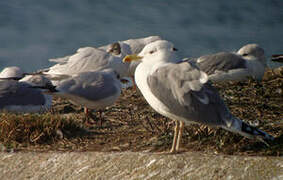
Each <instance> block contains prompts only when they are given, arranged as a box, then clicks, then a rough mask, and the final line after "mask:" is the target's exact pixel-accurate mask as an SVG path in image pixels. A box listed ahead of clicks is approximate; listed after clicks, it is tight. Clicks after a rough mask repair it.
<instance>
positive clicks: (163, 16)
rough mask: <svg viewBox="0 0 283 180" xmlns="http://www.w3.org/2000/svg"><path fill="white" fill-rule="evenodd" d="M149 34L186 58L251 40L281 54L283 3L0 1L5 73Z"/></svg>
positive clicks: (271, 0)
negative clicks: (165, 40)
mask: <svg viewBox="0 0 283 180" xmlns="http://www.w3.org/2000/svg"><path fill="white" fill-rule="evenodd" d="M150 35H159V36H161V37H162V38H164V39H167V40H170V41H172V42H173V43H174V44H175V46H176V47H177V48H178V49H179V50H180V55H181V57H187V56H199V55H203V54H208V53H214V52H218V51H224V50H226V51H233V50H237V49H238V48H240V47H241V46H242V45H244V44H246V43H259V44H260V45H261V46H262V47H263V48H264V49H265V50H266V54H267V56H270V55H271V54H274V53H283V1H282V0H258V1H255V0H238V1H233V2H232V1H227V0H219V1H212V0H202V1H199V0H178V1H171V0H152V1H136V0H123V1H114V0H111V1H110V0H103V1H98V0H46V1H43V0H42V1H41V0H6V1H1V2H0V70H1V69H3V67H5V66H11V65H17V66H20V67H22V68H23V69H24V70H25V71H28V72H29V71H34V70H37V69H40V68H45V67H48V66H50V65H52V63H50V62H48V59H49V58H54V57H61V56H64V55H68V54H71V53H74V52H75V50H76V49H78V48H79V47H82V46H94V47H97V46H101V45H104V44H108V43H111V42H113V41H117V40H126V39H130V38H139V37H145V36H150ZM272 66H274V64H273V65H272ZM275 66H276V65H275Z"/></svg>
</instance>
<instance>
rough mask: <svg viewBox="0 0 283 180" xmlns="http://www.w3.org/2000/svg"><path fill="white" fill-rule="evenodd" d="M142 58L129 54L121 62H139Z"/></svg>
mask: <svg viewBox="0 0 283 180" xmlns="http://www.w3.org/2000/svg"><path fill="white" fill-rule="evenodd" d="M141 59H142V57H141V56H138V55H137V54H130V55H127V56H125V57H124V59H123V62H131V61H139V60H141Z"/></svg>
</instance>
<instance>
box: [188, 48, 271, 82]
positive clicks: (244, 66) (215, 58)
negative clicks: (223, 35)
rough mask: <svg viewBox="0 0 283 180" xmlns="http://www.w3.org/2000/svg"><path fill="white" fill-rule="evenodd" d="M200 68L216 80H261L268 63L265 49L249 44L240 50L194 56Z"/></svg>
mask: <svg viewBox="0 0 283 180" xmlns="http://www.w3.org/2000/svg"><path fill="white" fill-rule="evenodd" d="M189 60H192V62H194V63H196V64H197V66H198V67H199V68H200V70H202V71H204V72H205V73H206V74H207V75H208V77H209V79H210V80H212V81H214V82H220V81H229V80H244V79H247V78H248V77H252V78H254V79H257V80H261V79H262V77H263V75H264V72H265V68H266V67H267V65H266V58H265V55H264V50H263V49H262V48H261V47H260V46H259V45H258V44H247V45H245V46H243V47H242V48H240V49H239V50H238V52H236V53H232V52H219V53H216V54H210V55H204V56H201V57H199V58H192V59H190V58H189Z"/></svg>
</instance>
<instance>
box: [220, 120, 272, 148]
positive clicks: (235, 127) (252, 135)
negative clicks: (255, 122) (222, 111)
mask: <svg viewBox="0 0 283 180" xmlns="http://www.w3.org/2000/svg"><path fill="white" fill-rule="evenodd" d="M230 122H231V123H230V124H229V125H227V126H225V127H223V128H224V129H226V130H228V131H231V132H234V133H239V134H241V135H242V136H245V137H247V138H249V139H256V140H259V141H261V142H263V143H265V144H267V143H266V141H270V140H271V141H272V140H274V137H273V136H271V135H269V134H268V133H266V132H264V131H262V130H260V129H258V128H256V127H254V126H251V125H249V124H247V123H245V122H244V121H242V120H240V119H238V118H236V117H232V119H231V121H230ZM267 145H268V144H267Z"/></svg>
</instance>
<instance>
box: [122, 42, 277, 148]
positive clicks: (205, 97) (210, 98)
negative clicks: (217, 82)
mask: <svg viewBox="0 0 283 180" xmlns="http://www.w3.org/2000/svg"><path fill="white" fill-rule="evenodd" d="M134 60H140V61H141V63H140V64H139V65H138V67H137V69H136V71H135V79H136V83H137V86H138V88H139V89H140V91H141V93H142V94H143V96H144V98H145V99H146V101H147V102H148V103H149V104H150V106H151V107H152V108H153V109H154V110H155V111H157V112H158V113H160V114H162V115H163V116H166V117H168V118H170V119H173V120H175V123H176V125H175V133H174V139H173V144H172V148H171V150H170V152H171V153H174V152H177V151H179V147H180V141H181V137H182V132H183V127H184V123H186V124H189V123H200V124H205V125H210V126H218V127H222V128H224V129H226V130H228V131H232V132H235V133H239V134H241V135H243V136H246V137H248V138H252V139H258V140H260V141H264V140H271V139H273V137H272V136H271V135H269V134H267V133H265V132H263V131H261V130H259V129H257V128H255V127H252V126H250V125H248V124H247V123H245V122H243V121H242V120H240V119H239V118H237V117H234V116H233V115H232V114H231V113H230V111H229V110H228V108H227V107H226V106H225V104H224V102H223V100H222V99H221V97H220V96H219V94H218V92H217V90H216V89H215V88H214V87H213V86H212V85H211V83H210V82H209V81H208V75H207V74H206V73H205V72H203V71H201V70H199V69H198V68H197V67H196V66H195V65H193V64H191V63H190V62H183V61H182V60H179V59H178V58H177V55H176V49H175V48H174V46H173V44H172V43H171V42H168V41H165V40H160V41H155V42H153V43H150V44H148V45H146V46H145V47H144V49H143V50H142V51H141V52H140V53H139V54H138V55H129V56H126V57H125V58H124V59H123V61H124V62H130V61H134Z"/></svg>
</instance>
